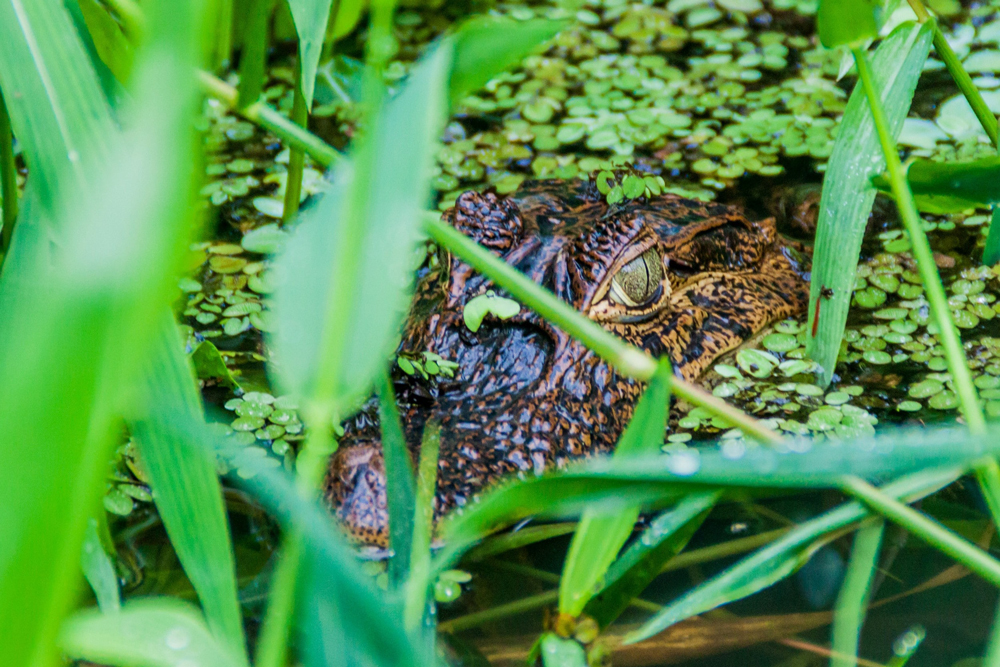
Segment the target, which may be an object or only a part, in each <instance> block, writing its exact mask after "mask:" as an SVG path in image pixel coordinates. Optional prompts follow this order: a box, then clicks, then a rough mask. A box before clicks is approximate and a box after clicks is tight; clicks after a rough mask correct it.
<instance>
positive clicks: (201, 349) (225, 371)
mask: <svg viewBox="0 0 1000 667" xmlns="http://www.w3.org/2000/svg"><path fill="white" fill-rule="evenodd" d="M191 363H192V364H193V365H194V370H195V373H196V374H197V376H198V378H199V379H202V380H210V379H211V380H221V381H222V383H223V384H225V385H227V386H229V387H231V388H233V389H236V388H237V387H238V386H239V383H237V382H236V378H234V377H233V374H232V372H231V371H230V370H229V367H228V366H226V361H225V359H223V358H222V354H220V353H219V348H217V347H215V344H214V343H213V342H212V341H210V340H206V341H204V342H202V343H200V344H199V345H198V347H196V348H195V349H194V352H192V353H191Z"/></svg>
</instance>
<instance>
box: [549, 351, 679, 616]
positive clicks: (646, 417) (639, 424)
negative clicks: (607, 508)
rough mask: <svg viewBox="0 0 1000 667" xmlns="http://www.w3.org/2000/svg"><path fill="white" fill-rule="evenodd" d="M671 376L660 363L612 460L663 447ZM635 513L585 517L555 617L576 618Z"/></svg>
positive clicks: (629, 528)
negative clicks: (566, 616)
mask: <svg viewBox="0 0 1000 667" xmlns="http://www.w3.org/2000/svg"><path fill="white" fill-rule="evenodd" d="M672 373H673V368H672V367H671V364H670V361H669V359H664V360H662V361H660V363H659V365H658V366H657V369H656V375H654V376H653V379H652V380H651V381H650V383H649V386H648V387H647V388H646V391H645V393H644V394H643V395H642V398H640V399H639V402H638V404H637V405H636V408H635V413H634V414H633V416H632V419H631V421H629V425H628V428H626V429H625V432H624V433H623V434H622V437H621V439H620V440H619V441H618V445H617V446H616V447H615V453H614V455H613V459H614V460H620V459H624V458H628V457H633V456H636V455H639V454H644V453H649V452H656V451H658V450H659V449H660V447H662V446H663V437H664V433H665V432H666V428H667V413H668V412H669V407H670V376H671V375H672ZM639 510H640V508H639V507H638V506H636V507H623V508H620V509H617V510H616V511H615V512H613V513H608V514H604V513H600V512H598V511H594V510H589V511H587V512H584V514H583V516H582V517H581V518H580V525H579V526H578V527H577V529H576V533H575V534H574V535H573V541H572V542H570V546H569V553H567V555H566V563H565V565H563V575H562V579H561V580H560V582H559V611H560V613H563V614H569V615H570V616H579V615H580V612H582V611H583V608H584V607H585V606H586V604H587V603H588V602H589V601H590V599H591V597H593V595H594V594H595V593H596V592H597V591H598V589H599V587H600V583H601V580H602V579H603V578H604V575H605V573H606V572H607V569H608V566H610V565H611V563H612V562H613V561H614V560H615V556H617V555H618V551H619V550H620V549H621V548H622V545H624V544H625V541H626V540H627V539H628V536H629V535H630V534H631V533H632V528H633V527H634V525H635V522H636V519H638V518H639Z"/></svg>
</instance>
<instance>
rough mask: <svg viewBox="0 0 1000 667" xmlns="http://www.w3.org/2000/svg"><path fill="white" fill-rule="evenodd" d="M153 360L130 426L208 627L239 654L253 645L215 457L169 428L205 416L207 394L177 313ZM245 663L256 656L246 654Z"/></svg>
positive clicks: (167, 320) (163, 323) (164, 322)
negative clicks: (201, 391) (198, 385)
mask: <svg viewBox="0 0 1000 667" xmlns="http://www.w3.org/2000/svg"><path fill="white" fill-rule="evenodd" d="M158 334H159V335H158V336H157V339H156V342H155V344H154V346H153V348H152V350H151V353H150V358H149V360H148V361H147V363H146V365H145V373H144V377H143V380H144V382H143V385H144V386H143V390H144V394H145V396H144V398H145V401H144V408H143V409H142V411H141V412H140V413H139V415H138V416H137V417H136V418H135V419H132V420H130V421H129V427H130V429H131V431H132V436H133V438H134V439H135V442H136V445H137V446H138V448H139V453H140V455H141V456H142V461H143V463H144V464H145V468H146V472H147V474H148V475H149V481H150V486H151V487H152V489H153V499H154V500H155V502H156V509H157V511H158V512H159V514H160V518H161V519H162V520H163V525H164V527H165V528H166V530H167V535H168V537H169V538H170V543H171V544H172V545H173V547H174V550H175V551H176V552H177V558H178V560H180V562H181V565H182V566H183V567H184V572H185V574H187V576H188V578H189V579H190V580H191V584H192V585H193V586H194V589H195V591H197V592H198V598H199V600H200V601H201V605H202V608H203V609H204V610H205V616H206V618H207V619H208V625H209V627H211V628H212V630H213V632H215V633H216V636H218V637H219V638H220V639H222V640H224V641H226V642H228V644H229V646H230V648H231V649H232V650H233V652H234V653H235V654H237V655H238V654H240V653H243V652H244V651H245V648H244V644H245V639H244V637H243V615H242V613H241V612H240V607H239V602H238V601H237V596H236V562H235V558H234V556H233V545H232V542H231V540H230V537H229V522H228V520H227V518H226V509H225V504H224V503H223V499H222V486H221V485H220V484H219V478H218V475H217V473H216V470H215V461H214V460H212V459H209V458H208V456H206V455H205V453H204V452H203V451H202V450H200V449H199V448H198V447H197V446H195V445H194V444H193V443H191V442H189V441H187V440H185V439H182V438H177V437H175V435H174V432H173V431H172V430H171V429H170V428H168V427H169V425H170V424H171V423H172V422H173V421H175V420H177V419H183V420H185V421H197V420H200V419H202V416H201V397H200V396H198V394H197V392H196V390H195V384H194V376H193V375H192V372H191V367H190V366H189V364H188V361H187V359H186V358H185V356H184V352H183V350H182V349H181V345H182V344H181V340H180V337H179V336H178V334H177V327H176V325H175V324H174V322H173V318H172V317H171V316H170V313H169V311H167V310H164V311H163V313H162V316H161V317H160V330H159V332H158ZM243 662H244V664H246V663H247V662H248V659H247V658H246V657H245V656H244V659H243Z"/></svg>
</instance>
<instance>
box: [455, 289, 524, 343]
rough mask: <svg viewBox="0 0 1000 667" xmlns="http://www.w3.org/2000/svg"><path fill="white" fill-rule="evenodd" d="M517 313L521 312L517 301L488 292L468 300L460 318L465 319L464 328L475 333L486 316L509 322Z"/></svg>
mask: <svg viewBox="0 0 1000 667" xmlns="http://www.w3.org/2000/svg"><path fill="white" fill-rule="evenodd" d="M519 312H521V304H519V303H518V302H517V301H514V300H512V299H507V298H504V297H502V296H497V295H496V294H494V293H493V292H492V291H489V292H487V293H486V294H480V295H479V296H476V297H473V298H472V299H470V300H469V303H467V304H465V309H464V310H463V311H462V317H463V318H464V319H465V326H467V327H469V331H471V332H473V333H475V332H477V331H479V327H480V326H482V324H483V320H484V319H486V316H487V315H493V316H494V317H496V318H497V319H501V320H509V319H510V318H512V317H514V316H515V315H517V314H518V313H519Z"/></svg>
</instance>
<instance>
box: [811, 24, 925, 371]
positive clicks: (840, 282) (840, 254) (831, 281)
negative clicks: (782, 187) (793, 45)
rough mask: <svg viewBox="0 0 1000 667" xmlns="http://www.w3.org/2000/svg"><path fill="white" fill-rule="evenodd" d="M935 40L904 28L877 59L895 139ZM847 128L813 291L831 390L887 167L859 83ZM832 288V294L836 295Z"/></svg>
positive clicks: (816, 330) (828, 198)
mask: <svg viewBox="0 0 1000 667" xmlns="http://www.w3.org/2000/svg"><path fill="white" fill-rule="evenodd" d="M932 38H933V30H932V29H931V28H930V27H929V26H926V25H922V26H914V25H913V24H904V25H902V26H900V27H898V28H897V29H896V30H894V31H893V32H892V34H891V35H889V37H887V38H886V39H885V40H884V41H883V42H882V44H881V45H879V47H878V49H877V50H876V51H875V55H874V57H873V58H872V72H873V74H874V78H875V82H876V87H877V88H878V89H879V90H881V97H882V102H883V105H884V108H885V113H886V117H887V118H888V120H889V127H890V130H891V132H892V135H893V136H896V135H898V134H899V131H900V129H901V128H902V126H903V119H904V118H906V114H907V112H908V111H909V109H910V101H911V100H912V99H913V91H914V89H915V88H916V85H917V80H918V79H919V78H920V72H921V71H922V68H923V65H924V62H925V61H926V60H927V54H928V52H929V51H930V45H931V40H932ZM841 126H842V127H849V128H851V131H850V132H840V133H839V134H837V139H836V142H835V143H834V148H833V153H832V155H831V156H830V160H829V162H828V163H827V169H826V176H825V177H824V179H823V194H822V198H821V200H820V210H819V219H818V220H817V226H816V245H815V250H814V253H813V263H812V279H811V286H810V291H809V326H808V328H807V330H808V331H810V336H809V339H808V344H807V352H808V354H809V356H810V357H811V358H812V359H814V360H815V361H816V362H817V363H818V364H819V365H820V366H821V367H822V368H823V378H822V379H823V383H824V384H828V383H829V382H830V380H831V379H832V377H833V371H834V368H835V367H836V364H837V356H838V354H839V353H840V340H841V338H842V337H843V334H844V325H845V323H846V322H847V310H848V307H849V306H850V302H851V293H852V290H853V287H854V274H855V270H856V268H857V260H858V257H859V255H860V253H861V240H862V237H863V236H864V232H865V226H866V225H867V224H868V215H869V213H870V212H871V208H872V202H874V201H875V187H874V186H873V185H872V184H871V178H872V177H873V176H875V175H876V174H878V173H880V172H881V171H882V170H884V169H885V158H884V156H883V155H882V149H881V147H880V145H879V140H878V135H877V133H876V131H875V124H874V121H873V120H872V115H871V111H870V109H869V106H868V102H867V100H866V99H865V94H864V91H863V90H862V87H861V85H860V84H858V85H856V86H855V87H854V91H853V92H852V93H851V97H850V100H849V101H848V103H847V108H846V110H845V112H844V118H843V120H842V121H841ZM828 290H832V295H831V292H830V291H828ZM824 295H827V296H824ZM817 301H819V306H818V307H817ZM817 316H818V318H819V321H818V322H817V321H816V318H817Z"/></svg>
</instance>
